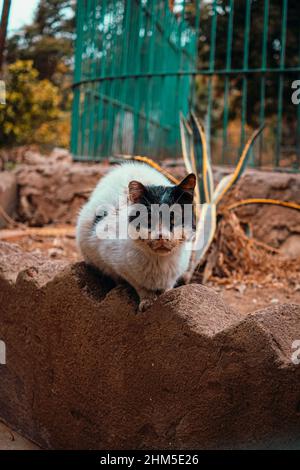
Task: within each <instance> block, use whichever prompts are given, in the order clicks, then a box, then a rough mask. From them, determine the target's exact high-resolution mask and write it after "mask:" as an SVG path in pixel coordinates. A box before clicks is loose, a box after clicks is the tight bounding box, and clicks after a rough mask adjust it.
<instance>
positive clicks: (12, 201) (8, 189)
mask: <svg viewBox="0 0 300 470" xmlns="http://www.w3.org/2000/svg"><path fill="white" fill-rule="evenodd" d="M0 207H2V208H3V209H4V210H5V212H6V213H7V214H8V215H9V216H10V217H13V216H14V214H15V211H16V207H17V180H16V176H15V174H14V173H12V172H9V171H2V172H0ZM5 226H6V221H5V220H4V219H3V217H2V216H1V213H0V228H1V227H5Z"/></svg>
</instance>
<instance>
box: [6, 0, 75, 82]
mask: <svg viewBox="0 0 300 470" xmlns="http://www.w3.org/2000/svg"><path fill="white" fill-rule="evenodd" d="M75 3H76V2H75V1H74V0H40V2H39V4H38V6H37V9H36V12H35V14H34V19H33V22H32V24H30V25H27V26H25V27H24V28H23V29H21V30H20V31H19V32H18V33H16V34H15V35H13V36H12V37H11V38H10V39H9V40H8V44H7V49H8V52H7V60H8V62H9V63H13V62H15V61H16V60H19V59H21V60H32V62H33V66H34V68H35V69H37V70H38V72H39V76H40V78H41V79H44V78H47V79H48V80H51V81H53V82H54V83H55V84H57V85H58V84H59V85H60V86H61V79H62V77H61V75H60V74H58V76H57V73H58V72H59V70H60V66H61V64H63V65H64V68H63V69H64V74H67V75H68V76H70V74H71V71H72V63H73V54H74V51H73V42H74V35H75Z"/></svg>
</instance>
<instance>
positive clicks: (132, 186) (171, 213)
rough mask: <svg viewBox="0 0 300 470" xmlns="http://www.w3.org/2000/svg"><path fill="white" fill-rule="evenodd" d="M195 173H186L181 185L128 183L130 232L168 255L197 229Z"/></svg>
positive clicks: (144, 242)
mask: <svg viewBox="0 0 300 470" xmlns="http://www.w3.org/2000/svg"><path fill="white" fill-rule="evenodd" d="M195 185H196V177H195V175H194V174H193V173H191V174H189V175H188V176H186V177H185V178H184V179H183V180H182V181H181V182H180V183H179V184H178V185H174V186H171V185H170V186H155V185H143V184H142V183H141V182H139V181H131V182H130V183H129V185H128V200H129V218H128V222H129V236H131V238H133V239H134V240H135V241H136V243H139V244H140V246H141V247H143V248H145V249H147V250H151V251H152V252H154V253H156V254H159V255H162V256H163V255H167V254H169V253H170V252H171V251H172V250H173V249H174V248H176V247H178V246H179V245H181V244H182V243H183V242H184V241H186V240H190V239H191V238H192V236H193V233H194V229H195V219H194V211H193V199H194V189H195Z"/></svg>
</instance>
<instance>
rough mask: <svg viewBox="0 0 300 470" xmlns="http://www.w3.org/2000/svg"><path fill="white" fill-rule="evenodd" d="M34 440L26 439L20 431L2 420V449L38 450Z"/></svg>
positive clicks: (0, 434)
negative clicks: (11, 427)
mask: <svg viewBox="0 0 300 470" xmlns="http://www.w3.org/2000/svg"><path fill="white" fill-rule="evenodd" d="M38 449H39V447H37V446H36V445H35V444H33V443H32V442H30V441H28V440H27V439H24V438H23V437H22V436H20V434H19V433H17V432H15V431H12V430H11V429H10V428H9V427H8V426H6V425H5V424H4V423H1V422H0V450H38Z"/></svg>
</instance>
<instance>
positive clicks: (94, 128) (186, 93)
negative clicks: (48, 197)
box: [72, 0, 300, 168]
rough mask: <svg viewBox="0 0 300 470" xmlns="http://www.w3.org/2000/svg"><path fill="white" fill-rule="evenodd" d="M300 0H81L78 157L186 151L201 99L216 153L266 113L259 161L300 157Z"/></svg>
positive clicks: (238, 142) (220, 159)
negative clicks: (185, 135)
mask: <svg viewBox="0 0 300 470" xmlns="http://www.w3.org/2000/svg"><path fill="white" fill-rule="evenodd" d="M297 79H298V80H299V79H300V2H299V1H298V0H202V1H195V0H194V1H188V0H173V1H171V0H169V1H167V0H157V1H154V0H115V1H112V0H82V1H78V4H77V43H76V58H75V83H74V104H73V126H72V151H73V153H74V155H75V158H76V159H78V160H79V159H80V160H101V159H102V158H104V157H108V156H114V155H118V154H139V155H149V156H151V157H154V158H155V157H157V158H162V157H164V156H170V157H177V156H180V155H181V148H180V134H179V113H180V112H182V113H183V114H184V115H187V114H188V111H189V109H190V108H191V106H193V107H195V108H196V112H197V114H198V115H200V117H201V119H202V121H203V122H204V124H205V128H206V132H207V137H208V140H209V141H210V143H211V149H212V158H213V161H214V162H216V163H225V164H231V163H234V162H235V161H236V158H237V156H238V154H239V152H240V149H241V147H242V146H243V145H244V143H245V140H246V138H247V136H248V134H250V133H251V132H252V130H253V128H255V127H258V126H259V125H261V124H262V123H265V124H266V130H265V132H264V136H263V137H262V138H261V139H260V141H259V142H258V144H257V145H256V146H255V148H254V151H253V159H252V163H253V165H260V166H270V165H272V166H276V167H279V166H282V167H293V168H297V167H299V166H300V105H297V104H293V103H292V99H291V97H292V93H293V91H294V90H293V89H292V84H293V82H294V81H295V80H297Z"/></svg>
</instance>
